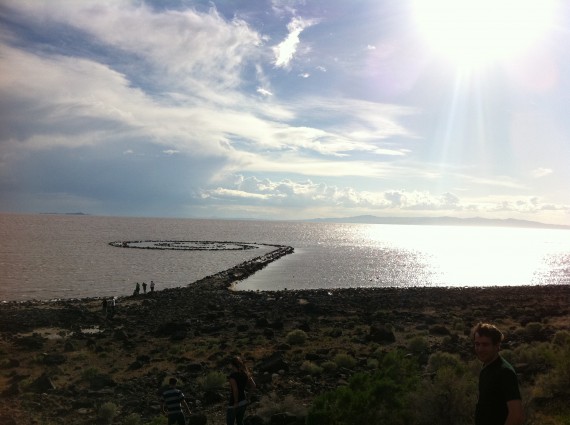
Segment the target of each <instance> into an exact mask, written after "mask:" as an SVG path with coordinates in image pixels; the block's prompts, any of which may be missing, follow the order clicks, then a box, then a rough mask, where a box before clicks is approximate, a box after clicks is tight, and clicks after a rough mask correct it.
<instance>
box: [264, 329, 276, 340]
mask: <svg viewBox="0 0 570 425" xmlns="http://www.w3.org/2000/svg"><path fill="white" fill-rule="evenodd" d="M263 336H264V337H265V338H267V339H273V338H275V331H274V330H273V329H271V328H265V329H264V330H263Z"/></svg>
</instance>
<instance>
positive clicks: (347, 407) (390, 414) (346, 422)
mask: <svg viewBox="0 0 570 425" xmlns="http://www.w3.org/2000/svg"><path fill="white" fill-rule="evenodd" d="M417 382H418V369H417V365H416V364H415V363H414V362H413V361H412V360H411V359H408V358H405V357H404V356H403V354H401V353H399V352H391V353H388V354H387V355H386V356H384V357H383V358H382V359H381V362H380V366H379V368H378V370H377V371H376V372H375V373H373V374H366V373H357V374H355V375H353V376H352V378H350V381H349V385H348V386H343V387H339V388H337V389H335V390H333V391H330V392H326V393H324V394H321V395H320V396H318V397H316V398H315V400H314V401H313V404H312V405H311V407H310V409H309V413H308V415H307V421H306V423H307V425H321V424H327V425H353V424H390V425H404V424H408V423H410V419H411V415H412V413H411V412H410V409H409V405H408V398H409V394H410V392H411V391H412V390H413V389H415V387H416V385H417Z"/></svg>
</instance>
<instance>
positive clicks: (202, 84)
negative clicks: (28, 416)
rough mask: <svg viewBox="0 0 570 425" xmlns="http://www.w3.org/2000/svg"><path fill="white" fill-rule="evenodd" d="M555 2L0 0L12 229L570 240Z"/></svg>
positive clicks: (569, 101)
mask: <svg viewBox="0 0 570 425" xmlns="http://www.w3.org/2000/svg"><path fill="white" fill-rule="evenodd" d="M569 31H570V5H568V2H563V1H561V0H560V1H558V0H536V1H535V0H517V1H514V0H477V1H474V0H454V1H451V0H430V1H425V0H423V1H422V0H352V1H345V0H342V1H341V0H304V1H301V0H255V1H254V0H234V1H202V0H196V1H190V0H161V1H158V0H157V1H150V0H149V1H141V0H137V1H134V0H133V1H126V0H94V1H91V0H82V1H73V0H49V1H42V0H0V211H3V212H22V213H37V212H62V213H63V212H84V213H88V214H94V215H109V216H145V217H187V218H252V219H269V220H283V219H292V220H298V219H312V218H318V217H349V216H356V215H368V214H370V215H375V216H381V217H383V216H385V217H428V216H453V217H484V218H496V219H504V218H514V219H524V220H533V221H539V222H544V223H552V224H566V225H570V190H569V188H568V183H569V182H570V166H569V160H570V120H569V119H568V118H567V117H568V109H569V108H570V79H569V77H570V54H569V51H568V48H567V46H569V45H570V32H569Z"/></svg>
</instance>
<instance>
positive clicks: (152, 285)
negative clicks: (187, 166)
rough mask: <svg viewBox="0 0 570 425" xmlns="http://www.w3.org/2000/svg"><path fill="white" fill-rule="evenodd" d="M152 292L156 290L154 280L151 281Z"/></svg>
mask: <svg viewBox="0 0 570 425" xmlns="http://www.w3.org/2000/svg"><path fill="white" fill-rule="evenodd" d="M150 292H154V280H151V281H150Z"/></svg>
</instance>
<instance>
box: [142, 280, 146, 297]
mask: <svg viewBox="0 0 570 425" xmlns="http://www.w3.org/2000/svg"><path fill="white" fill-rule="evenodd" d="M142 287H143V294H146V282H143V284H142Z"/></svg>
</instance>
